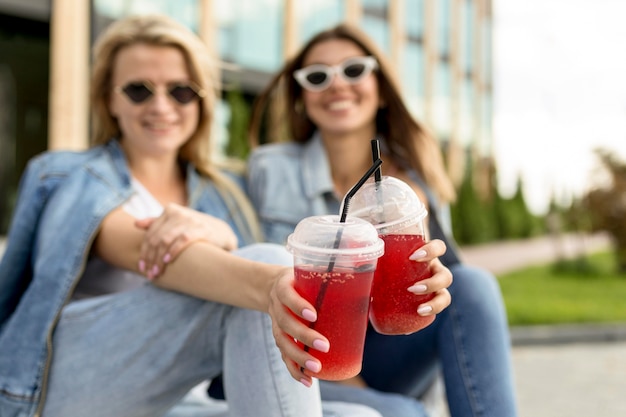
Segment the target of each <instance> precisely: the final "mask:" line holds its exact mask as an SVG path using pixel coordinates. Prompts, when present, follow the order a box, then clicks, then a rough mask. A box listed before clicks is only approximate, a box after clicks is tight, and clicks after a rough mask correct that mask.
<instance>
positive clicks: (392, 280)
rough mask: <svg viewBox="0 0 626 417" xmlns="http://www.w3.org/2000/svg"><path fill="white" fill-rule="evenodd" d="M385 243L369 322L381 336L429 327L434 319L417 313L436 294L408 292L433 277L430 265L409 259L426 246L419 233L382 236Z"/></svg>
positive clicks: (376, 274)
mask: <svg viewBox="0 0 626 417" xmlns="http://www.w3.org/2000/svg"><path fill="white" fill-rule="evenodd" d="M380 237H381V238H382V239H383V241H384V242H385V254H384V255H383V256H382V257H380V258H378V266H377V267H376V273H375V274H374V283H373V286H372V302H371V306H370V320H371V322H372V325H373V326H374V329H376V331H377V332H378V333H381V334H409V333H413V332H416V331H418V330H420V329H423V328H424V327H426V326H428V325H429V324H431V323H432V322H433V320H435V316H434V315H432V316H427V317H422V316H420V315H418V314H417V308H418V307H419V305H420V304H422V303H424V302H426V301H429V300H431V299H432V298H433V297H434V296H435V295H434V294H428V295H415V294H413V293H410V292H409V291H407V288H409V287H410V286H411V285H413V284H414V283H415V282H417V281H420V280H423V279H425V278H430V276H431V273H430V270H429V268H428V264H427V263H424V262H415V261H411V260H410V259H409V256H410V255H411V254H412V253H413V252H415V251H416V250H417V249H419V248H420V247H422V246H423V245H424V243H425V242H424V237H423V236H421V235H417V234H388V235H381V236H380Z"/></svg>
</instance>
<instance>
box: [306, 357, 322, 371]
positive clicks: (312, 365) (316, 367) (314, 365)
mask: <svg viewBox="0 0 626 417" xmlns="http://www.w3.org/2000/svg"><path fill="white" fill-rule="evenodd" d="M304 366H305V367H306V369H308V370H309V371H311V372H315V373H317V372H319V371H321V370H322V365H321V364H320V363H318V362H315V361H313V360H311V359H309V360H308V361H306V362H304Z"/></svg>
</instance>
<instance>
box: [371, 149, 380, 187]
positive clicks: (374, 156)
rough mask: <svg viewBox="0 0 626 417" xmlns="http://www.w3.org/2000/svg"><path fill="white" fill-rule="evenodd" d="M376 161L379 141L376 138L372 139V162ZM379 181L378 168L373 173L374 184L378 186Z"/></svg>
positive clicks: (378, 152) (378, 154)
mask: <svg viewBox="0 0 626 417" xmlns="http://www.w3.org/2000/svg"><path fill="white" fill-rule="evenodd" d="M377 159H380V141H379V140H378V138H376V139H372V161H374V162H376V160H377ZM381 179H382V177H381V172H380V168H378V169H377V170H376V171H375V172H374V180H375V181H376V184H380V181H381Z"/></svg>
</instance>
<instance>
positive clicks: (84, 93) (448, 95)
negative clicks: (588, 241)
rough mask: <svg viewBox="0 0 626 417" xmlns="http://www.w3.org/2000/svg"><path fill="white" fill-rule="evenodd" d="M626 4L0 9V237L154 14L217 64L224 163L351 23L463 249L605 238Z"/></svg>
mask: <svg viewBox="0 0 626 417" xmlns="http://www.w3.org/2000/svg"><path fill="white" fill-rule="evenodd" d="M622 3H623V2H621V1H620V0H598V1H594V2H589V1H588V0H532V1H525V2H510V1H505V0H301V1H296V0H228V1H224V0H178V1H168V0H152V1H145V0H91V1H72V0H0V110H1V111H0V150H1V151H0V236H2V235H3V234H5V233H6V230H7V228H8V224H9V219H10V214H11V211H12V208H13V205H14V202H15V196H16V190H17V184H18V181H19V177H20V175H21V172H22V170H23V168H24V166H25V164H26V162H27V160H28V159H29V158H30V157H32V156H33V155H35V154H37V153H39V152H42V151H44V150H46V149H83V148H85V147H87V146H88V145H89V108H88V102H87V97H88V91H89V85H88V79H89V61H90V57H89V53H90V46H91V44H92V42H93V40H94V39H95V37H96V36H97V35H98V34H99V33H100V32H101V31H102V30H103V28H105V27H106V26H107V24H109V23H110V22H111V21H113V20H115V19H117V18H119V17H121V16H124V15H128V14H136V13H153V12H156V13H166V14H168V15H169V16H172V17H174V18H175V19H177V20H179V21H180V22H182V23H183V24H185V25H187V26H188V27H190V28H191V29H192V30H194V31H195V32H197V33H198V34H199V35H200V36H201V37H202V38H203V39H204V40H205V41H206V42H207V44H208V45H209V46H210V48H211V49H212V50H213V51H214V52H215V54H216V55H217V56H218V57H219V58H220V62H221V68H220V69H221V73H222V79H223V95H222V100H221V102H220V106H219V109H218V114H217V118H218V121H219V123H218V124H217V128H216V131H215V132H214V133H215V136H216V143H217V144H218V146H219V152H218V153H219V154H222V155H228V156H234V157H238V158H245V157H246V155H247V152H248V148H247V142H246V138H245V127H246V124H247V121H248V116H249V111H250V106H251V104H252V101H253V100H254V98H255V96H256V94H257V93H258V92H259V91H260V89H261V88H263V87H264V86H265V84H266V83H267V82H268V80H269V77H270V75H271V74H272V73H273V72H274V71H276V70H277V69H278V68H279V67H280V66H281V64H282V63H283V62H284V59H285V58H286V57H289V56H290V54H291V53H293V52H294V51H295V50H297V48H298V46H299V45H300V44H301V43H303V42H304V41H306V40H307V39H308V38H309V37H310V36H311V35H312V34H314V33H315V32H317V31H319V30H320V29H323V28H325V27H328V26H330V25H333V24H335V23H338V22H340V21H349V22H352V23H354V24H357V25H359V26H361V27H362V28H363V29H365V31H366V32H368V33H369V34H370V35H371V36H372V37H373V38H374V39H375V40H376V41H377V42H378V44H379V45H380V46H381V47H382V49H383V50H384V51H386V52H387V53H388V55H389V56H390V57H391V58H392V61H393V62H394V63H395V66H396V69H397V72H398V75H399V77H400V80H401V83H402V90H403V92H404V95H405V98H406V100H407V103H408V104H409V106H410V108H411V109H412V111H413V112H414V114H415V116H416V117H417V118H418V119H419V120H421V121H422V122H424V123H425V124H427V125H428V126H429V127H430V129H431V130H432V131H433V132H434V133H435V135H436V137H437V139H438V140H439V143H440V144H441V150H442V153H443V154H444V156H445V160H446V162H447V166H448V171H449V173H450V175H451V177H452V178H453V179H454V181H455V184H456V185H457V188H458V190H459V199H458V201H457V203H456V204H455V205H454V206H453V207H452V214H453V224H454V229H455V230H454V231H455V235H456V237H457V239H458V240H459V242H460V243H461V244H463V245H470V244H477V243H484V242H491V241H498V240H503V239H516V238H528V237H532V236H537V235H542V234H546V233H550V232H552V233H555V232H561V231H565V232H569V231H585V232H586V231H592V230H602V229H606V228H607V220H606V219H604V220H602V219H595V218H592V216H591V214H590V213H595V214H598V215H599V216H601V215H604V216H611V215H613V216H614V215H615V212H616V210H617V211H618V212H619V213H622V211H623V210H624V207H622V206H624V205H626V203H625V202H623V201H622V202H621V203H620V201H621V200H623V199H624V198H622V197H619V198H618V197H616V193H615V192H614V191H615V189H616V188H619V187H618V186H617V185H616V184H615V183H616V179H615V175H616V173H617V172H618V170H619V167H623V162H622V159H621V158H622V157H623V156H624V154H626V151H625V150H626V140H625V139H626V138H625V136H626V121H625V118H624V115H625V113H626V83H623V82H621V80H620V77H621V75H622V74H624V72H625V70H626V59H625V58H624V57H623V54H620V53H618V51H620V48H621V45H620V42H621V41H622V39H624V36H625V35H626V33H625V32H626V30H625V29H624V25H621V23H620V21H619V19H620V16H623V12H624V11H626V10H624V9H625V8H626V6H624V5H623V4H622ZM597 148H601V149H602V152H599V151H596V149H597ZM598 190H602V192H599V191H598ZM622 191H623V190H622ZM617 194H619V193H617ZM597 206H599V207H602V208H605V207H609V206H610V209H606V211H610V212H611V213H612V214H611V213H608V214H607V213H603V212H602V210H598V209H597ZM590 207H592V208H591V209H590ZM609 222H610V221H609ZM624 264H626V262H624Z"/></svg>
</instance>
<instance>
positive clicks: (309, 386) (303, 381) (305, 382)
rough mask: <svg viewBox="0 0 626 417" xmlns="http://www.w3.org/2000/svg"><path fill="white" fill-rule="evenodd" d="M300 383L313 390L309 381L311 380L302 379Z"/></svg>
mask: <svg viewBox="0 0 626 417" xmlns="http://www.w3.org/2000/svg"><path fill="white" fill-rule="evenodd" d="M300 383H301V384H302V385H304V386H305V387H307V388H311V385H312V384H311V381H309V380H308V379H306V378H300Z"/></svg>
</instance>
